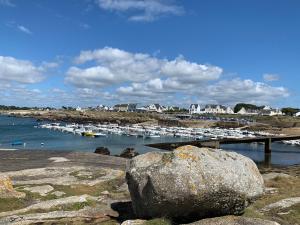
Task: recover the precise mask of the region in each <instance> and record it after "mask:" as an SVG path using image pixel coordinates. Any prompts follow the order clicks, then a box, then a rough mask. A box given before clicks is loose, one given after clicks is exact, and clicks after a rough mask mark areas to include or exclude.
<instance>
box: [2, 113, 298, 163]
mask: <svg viewBox="0 0 300 225" xmlns="http://www.w3.org/2000/svg"><path fill="white" fill-rule="evenodd" d="M0 125H1V130H0V131H1V139H0V148H1V149H11V150H16V149H23V150H43V151H47V150H55V151H75V152H76V151H77V152H94V150H95V149H96V148H97V147H102V146H103V147H107V148H109V150H110V151H111V153H112V154H113V155H116V154H119V153H120V152H122V151H123V150H124V149H125V148H134V149H136V151H138V152H139V153H140V154H142V153H146V152H149V151H157V148H155V147H153V146H152V147H149V146H151V145H152V144H156V143H181V142H185V143H190V142H194V141H205V140H218V139H224V138H226V139H232V140H239V139H243V138H245V139H247V138H248V139H249V138H250V139H251V138H257V137H264V138H266V137H268V136H270V134H269V133H267V132H259V131H257V132H254V131H246V130H241V129H233V128H231V129H224V128H187V127H163V126H157V125H138V124H135V125H134V124H131V125H118V124H114V123H102V124H100V123H99V124H76V123H58V122H50V121H49V122H43V123H40V122H37V121H36V120H35V119H32V118H14V117H7V116H1V117H0ZM277 136H278V137H279V138H280V137H282V136H283V135H277ZM220 147H221V148H222V149H225V150H228V151H236V152H238V153H241V154H243V155H245V156H248V157H250V158H251V159H253V160H254V161H255V162H257V163H264V161H265V154H264V142H256V143H250V144H249V143H248V144H247V143H240V144H236V143H235V144H224V145H223V144H221V145H220ZM299 156H300V148H299V147H298V145H297V140H292V141H287V140H284V141H283V142H276V143H273V144H272V159H271V164H273V165H294V164H299V163H300V157H299Z"/></svg>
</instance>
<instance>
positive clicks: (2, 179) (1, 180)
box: [0, 174, 26, 199]
mask: <svg viewBox="0 0 300 225" xmlns="http://www.w3.org/2000/svg"><path fill="white" fill-rule="evenodd" d="M25 196H26V194H25V193H23V192H18V191H16V190H15V189H14V188H13V185H12V181H11V179H10V178H9V177H8V176H5V175H2V174H0V199H1V198H24V197H25Z"/></svg>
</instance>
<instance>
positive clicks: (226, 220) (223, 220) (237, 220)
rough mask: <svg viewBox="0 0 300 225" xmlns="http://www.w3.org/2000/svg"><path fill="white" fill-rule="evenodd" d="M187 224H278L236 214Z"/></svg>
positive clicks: (277, 224)
mask: <svg viewBox="0 0 300 225" xmlns="http://www.w3.org/2000/svg"><path fill="white" fill-rule="evenodd" d="M189 225H280V224H279V223H277V222H274V221H269V220H262V219H255V218H247V217H237V216H224V217H217V218H211V219H204V220H200V221H198V222H195V223H191V224H189Z"/></svg>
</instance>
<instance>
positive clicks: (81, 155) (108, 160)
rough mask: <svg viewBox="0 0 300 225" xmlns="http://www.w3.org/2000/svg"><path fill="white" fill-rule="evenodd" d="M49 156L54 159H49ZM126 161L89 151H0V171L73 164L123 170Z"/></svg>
mask: <svg viewBox="0 0 300 225" xmlns="http://www.w3.org/2000/svg"><path fill="white" fill-rule="evenodd" d="M51 158H52V159H54V160H49V159H51ZM62 158H64V162H63V163H62V162H61V161H60V160H61V159H62ZM59 159H60V160H59ZM66 160H68V161H66ZM59 161H60V162H59ZM126 163H127V159H124V158H120V157H114V156H107V155H99V154H95V153H91V152H74V151H73V152H72V151H49V150H16V151H0V172H7V171H17V170H24V169H34V168H44V167H49V166H74V165H76V166H95V167H107V168H113V169H121V170H125V168H126Z"/></svg>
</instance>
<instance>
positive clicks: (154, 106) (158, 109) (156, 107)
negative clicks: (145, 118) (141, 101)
mask: <svg viewBox="0 0 300 225" xmlns="http://www.w3.org/2000/svg"><path fill="white" fill-rule="evenodd" d="M146 108H147V110H148V111H149V112H158V113H162V112H163V111H164V108H163V107H162V106H161V105H160V104H151V105H148V106H147V107H146Z"/></svg>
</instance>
